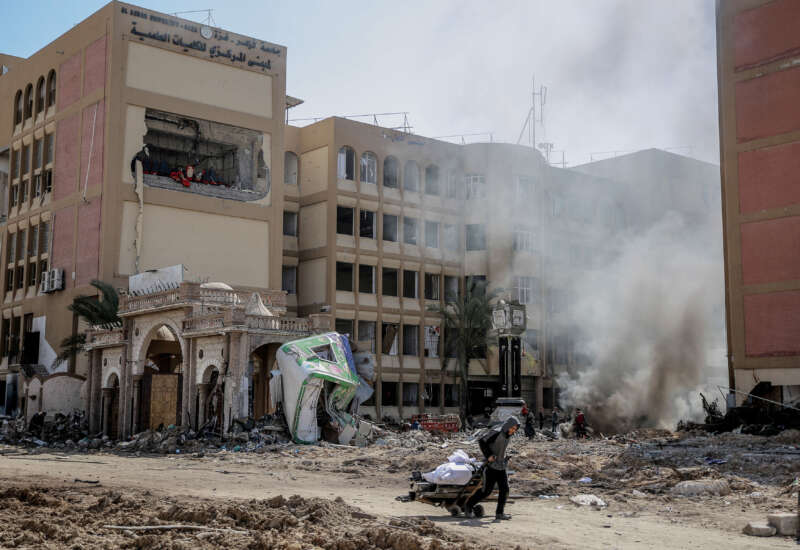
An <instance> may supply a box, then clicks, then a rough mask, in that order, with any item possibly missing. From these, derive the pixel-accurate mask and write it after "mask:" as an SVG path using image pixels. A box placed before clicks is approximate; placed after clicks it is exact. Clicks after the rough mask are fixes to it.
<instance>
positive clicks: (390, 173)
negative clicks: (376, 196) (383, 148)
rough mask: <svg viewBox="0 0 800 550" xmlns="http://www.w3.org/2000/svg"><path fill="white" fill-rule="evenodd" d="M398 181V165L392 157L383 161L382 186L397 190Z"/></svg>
mask: <svg viewBox="0 0 800 550" xmlns="http://www.w3.org/2000/svg"><path fill="white" fill-rule="evenodd" d="M399 181H400V164H399V163H398V162H397V159H396V158H394V157H386V158H385V159H383V186H384V187H390V188H392V189H397V187H398V182H399Z"/></svg>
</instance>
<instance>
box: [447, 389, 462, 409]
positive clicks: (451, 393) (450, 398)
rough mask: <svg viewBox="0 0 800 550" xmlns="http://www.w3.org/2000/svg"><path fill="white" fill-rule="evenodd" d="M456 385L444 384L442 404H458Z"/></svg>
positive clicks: (449, 405)
mask: <svg viewBox="0 0 800 550" xmlns="http://www.w3.org/2000/svg"><path fill="white" fill-rule="evenodd" d="M458 397H459V395H458V386H457V385H456V384H445V385H444V406H445V407H457V406H458Z"/></svg>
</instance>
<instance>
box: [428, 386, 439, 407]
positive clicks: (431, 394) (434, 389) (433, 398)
mask: <svg viewBox="0 0 800 550" xmlns="http://www.w3.org/2000/svg"><path fill="white" fill-rule="evenodd" d="M441 389H442V387H441V386H440V385H439V384H438V383H433V384H428V386H427V390H426V391H427V392H428V400H429V401H430V402H429V403H428V404H429V405H430V406H431V407H439V406H440V403H441Z"/></svg>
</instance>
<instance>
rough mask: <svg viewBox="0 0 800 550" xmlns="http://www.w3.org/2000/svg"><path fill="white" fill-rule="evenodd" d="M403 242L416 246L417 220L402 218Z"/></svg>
mask: <svg viewBox="0 0 800 550" xmlns="http://www.w3.org/2000/svg"><path fill="white" fill-rule="evenodd" d="M403 242H404V243H406V244H417V218H408V217H405V216H403Z"/></svg>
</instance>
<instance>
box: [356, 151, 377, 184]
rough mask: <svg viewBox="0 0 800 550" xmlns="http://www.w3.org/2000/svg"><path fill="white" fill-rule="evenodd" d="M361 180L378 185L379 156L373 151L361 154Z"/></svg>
mask: <svg viewBox="0 0 800 550" xmlns="http://www.w3.org/2000/svg"><path fill="white" fill-rule="evenodd" d="M359 180H360V181H361V183H368V184H370V185H378V157H377V156H376V155H375V153H373V152H372V151H366V152H364V153H362V154H361V161H360V162H359Z"/></svg>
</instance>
